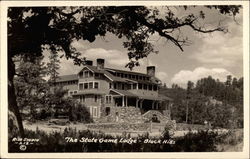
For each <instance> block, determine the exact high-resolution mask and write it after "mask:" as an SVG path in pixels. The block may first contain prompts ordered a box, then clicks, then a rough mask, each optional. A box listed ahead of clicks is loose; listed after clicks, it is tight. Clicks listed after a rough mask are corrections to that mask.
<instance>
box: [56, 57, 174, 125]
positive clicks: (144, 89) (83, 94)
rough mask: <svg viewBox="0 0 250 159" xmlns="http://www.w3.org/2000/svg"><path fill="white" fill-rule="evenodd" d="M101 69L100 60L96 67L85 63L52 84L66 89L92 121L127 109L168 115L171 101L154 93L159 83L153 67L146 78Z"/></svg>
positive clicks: (122, 71)
mask: <svg viewBox="0 0 250 159" xmlns="http://www.w3.org/2000/svg"><path fill="white" fill-rule="evenodd" d="M104 66H105V60H104V59H97V60H96V66H93V61H90V60H87V61H86V62H85V65H84V66H83V68H82V69H81V70H80V71H79V72H78V73H77V74H73V75H64V76H59V78H58V79H57V82H56V84H57V85H59V86H62V87H63V88H64V89H68V93H69V94H68V95H70V96H72V97H73V98H75V99H76V100H78V101H79V102H80V103H82V104H84V105H85V106H86V107H87V108H88V109H89V112H90V114H91V116H92V117H93V118H94V119H100V118H102V117H104V116H108V115H110V114H111V113H112V112H114V111H112V109H114V110H118V109H120V108H129V107H130V108H131V107H133V108H134V109H133V110H138V111H140V113H141V114H144V113H146V112H147V111H150V110H154V111H157V112H160V113H161V114H167V115H170V105H171V99H170V98H168V97H166V96H163V95H160V94H159V93H158V90H159V86H160V84H161V81H160V80H159V79H158V78H157V77H155V66H148V67H147V73H146V74H144V73H138V72H132V71H124V70H118V69H114V68H105V67H104ZM117 115H118V112H116V116H117ZM117 120H118V119H117Z"/></svg>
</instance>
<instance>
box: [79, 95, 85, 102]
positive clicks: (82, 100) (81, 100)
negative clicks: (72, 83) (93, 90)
mask: <svg viewBox="0 0 250 159" xmlns="http://www.w3.org/2000/svg"><path fill="white" fill-rule="evenodd" d="M84 102H85V96H84V95H82V96H80V103H84Z"/></svg>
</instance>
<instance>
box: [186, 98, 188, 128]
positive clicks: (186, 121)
mask: <svg viewBox="0 0 250 159" xmlns="http://www.w3.org/2000/svg"><path fill="white" fill-rule="evenodd" d="M186 123H188V101H187V106H186Z"/></svg>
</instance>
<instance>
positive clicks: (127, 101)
mask: <svg viewBox="0 0 250 159" xmlns="http://www.w3.org/2000/svg"><path fill="white" fill-rule="evenodd" d="M125 97H126V107H127V106H128V96H125Z"/></svg>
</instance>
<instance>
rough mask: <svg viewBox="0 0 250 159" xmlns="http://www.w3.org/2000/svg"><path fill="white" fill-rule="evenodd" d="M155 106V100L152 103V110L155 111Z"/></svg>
mask: <svg viewBox="0 0 250 159" xmlns="http://www.w3.org/2000/svg"><path fill="white" fill-rule="evenodd" d="M154 104H155V100H154V101H152V110H154Z"/></svg>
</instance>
